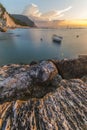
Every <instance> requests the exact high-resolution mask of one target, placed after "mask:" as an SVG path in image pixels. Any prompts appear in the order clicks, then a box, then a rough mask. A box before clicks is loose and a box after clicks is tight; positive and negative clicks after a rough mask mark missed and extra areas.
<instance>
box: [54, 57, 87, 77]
mask: <svg viewBox="0 0 87 130" xmlns="http://www.w3.org/2000/svg"><path fill="white" fill-rule="evenodd" d="M54 63H55V65H56V67H57V68H58V71H59V74H60V75H61V76H62V77H63V78H64V79H71V78H81V77H82V76H83V75H87V55H83V56H80V57H79V58H77V59H70V60H68V59H64V60H61V61H57V60H54Z"/></svg>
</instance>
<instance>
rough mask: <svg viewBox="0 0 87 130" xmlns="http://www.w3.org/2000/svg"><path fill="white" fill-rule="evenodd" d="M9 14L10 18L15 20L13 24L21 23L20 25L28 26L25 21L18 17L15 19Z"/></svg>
mask: <svg viewBox="0 0 87 130" xmlns="http://www.w3.org/2000/svg"><path fill="white" fill-rule="evenodd" d="M9 16H10V17H11V18H12V20H13V21H14V22H15V24H18V25H21V26H28V25H27V24H26V23H25V22H22V21H21V20H19V19H15V18H14V17H13V16H11V15H10V14H9Z"/></svg>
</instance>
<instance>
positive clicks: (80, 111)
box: [0, 58, 87, 130]
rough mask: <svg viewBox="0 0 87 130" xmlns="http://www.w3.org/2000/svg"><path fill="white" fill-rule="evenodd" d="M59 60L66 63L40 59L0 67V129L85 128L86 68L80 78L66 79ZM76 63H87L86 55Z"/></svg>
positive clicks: (49, 129) (47, 129) (86, 121)
mask: <svg viewBox="0 0 87 130" xmlns="http://www.w3.org/2000/svg"><path fill="white" fill-rule="evenodd" d="M77 60H78V59H77ZM66 61H67V60H65V62H66ZM72 61H73V60H72ZM80 61H81V63H80ZM83 61H84V62H83ZM68 62H69V61H68ZM60 63H61V64H62V63H63V64H65V65H66V63H64V61H55V63H54V61H53V62H52V61H42V62H40V63H39V64H35V65H33V66H29V65H14V64H13V65H7V66H3V67H1V68H0V130H87V75H86V74H87V73H86V72H87V71H86V69H87V68H86V66H84V69H85V72H84V75H83V76H82V77H81V78H79V79H78V78H76V75H75V77H73V79H71V78H70V79H68V80H67V77H66V79H63V77H62V75H61V74H60V71H59V70H60V68H58V67H59V66H60ZM75 63H76V62H75ZM79 63H80V64H81V66H82V63H83V64H84V65H87V59H86V58H85V59H84V60H83V59H82V60H79ZM57 65H58V66H57ZM70 65H71V60H70ZM76 66H78V65H75V67H76ZM68 67H69V66H68ZM72 67H73V65H72ZM66 69H67V68H66ZM75 69H76V68H75ZM81 69H82V68H81ZM77 70H78V69H76V71H77ZM64 72H65V73H66V71H65V68H63V71H62V73H64ZM80 72H81V73H80ZM82 72H83V69H82V70H81V71H78V73H79V74H82ZM73 73H74V72H73ZM59 74H60V75H59ZM75 74H76V73H75ZM64 75H65V74H64ZM69 75H70V72H69V71H67V76H68V77H69Z"/></svg>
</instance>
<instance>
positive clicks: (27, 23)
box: [12, 14, 35, 27]
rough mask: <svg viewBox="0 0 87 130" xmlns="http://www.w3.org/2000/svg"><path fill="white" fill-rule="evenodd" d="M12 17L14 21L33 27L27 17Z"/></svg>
mask: <svg viewBox="0 0 87 130" xmlns="http://www.w3.org/2000/svg"><path fill="white" fill-rule="evenodd" d="M12 17H13V18H14V19H16V20H19V21H21V22H22V23H25V24H26V25H27V26H30V27H35V24H34V22H33V21H32V20H30V19H29V18H28V17H27V16H24V15H19V14H12Z"/></svg>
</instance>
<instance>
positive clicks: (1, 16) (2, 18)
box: [0, 4, 16, 27]
mask: <svg viewBox="0 0 87 130" xmlns="http://www.w3.org/2000/svg"><path fill="white" fill-rule="evenodd" d="M0 12H1V13H0V23H1V26H2V27H4V26H7V27H15V26H16V24H15V22H14V21H13V20H12V18H11V17H10V15H9V14H8V13H7V11H6V9H5V8H4V7H3V5H1V4H0Z"/></svg>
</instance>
